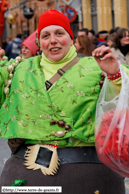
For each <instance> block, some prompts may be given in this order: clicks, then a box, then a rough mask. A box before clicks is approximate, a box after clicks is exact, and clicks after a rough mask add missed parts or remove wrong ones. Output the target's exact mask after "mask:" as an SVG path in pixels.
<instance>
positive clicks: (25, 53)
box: [21, 30, 39, 59]
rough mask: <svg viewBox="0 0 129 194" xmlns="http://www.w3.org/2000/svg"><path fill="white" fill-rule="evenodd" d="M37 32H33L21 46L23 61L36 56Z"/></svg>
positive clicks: (37, 47)
mask: <svg viewBox="0 0 129 194" xmlns="http://www.w3.org/2000/svg"><path fill="white" fill-rule="evenodd" d="M37 32H38V30H36V31H35V32H33V33H32V34H31V35H30V36H29V37H27V38H26V39H25V40H24V42H23V43H22V44H21V53H22V58H23V59H28V58H30V57H33V56H35V55H37V54H38V53H37V52H38V51H39V44H38V41H37Z"/></svg>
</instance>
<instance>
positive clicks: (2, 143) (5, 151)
mask: <svg viewBox="0 0 129 194" xmlns="http://www.w3.org/2000/svg"><path fill="white" fill-rule="evenodd" d="M0 148H1V149H0V174H1V172H2V169H3V167H4V163H5V162H6V160H7V159H8V158H9V157H10V154H11V151H10V149H9V147H8V145H7V140H5V139H0ZM125 188H126V194H129V179H128V178H125ZM114 194H115V193H114Z"/></svg>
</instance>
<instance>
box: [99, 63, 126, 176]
mask: <svg viewBox="0 0 129 194" xmlns="http://www.w3.org/2000/svg"><path fill="white" fill-rule="evenodd" d="M120 71H121V76H122V85H121V91H120V93H119V94H118V91H117V90H115V87H114V86H113V84H112V83H111V82H110V81H109V80H107V78H106V79H105V81H104V85H103V88H102V90H101V93H100V96H99V100H98V102H97V107H96V118H95V146H96V151H97V155H98V157H99V159H100V160H101V161H102V162H103V163H104V164H105V165H107V166H108V167H109V168H111V169H112V170H114V171H115V172H117V173H118V174H120V175H122V176H124V177H129V77H128V75H127V74H126V73H125V72H124V70H123V68H122V67H121V66H120Z"/></svg>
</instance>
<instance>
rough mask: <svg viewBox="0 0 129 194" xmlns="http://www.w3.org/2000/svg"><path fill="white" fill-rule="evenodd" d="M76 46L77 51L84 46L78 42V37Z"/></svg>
mask: <svg viewBox="0 0 129 194" xmlns="http://www.w3.org/2000/svg"><path fill="white" fill-rule="evenodd" d="M74 46H75V47H76V52H78V51H79V50H80V49H81V48H82V47H81V45H80V44H79V42H78V38H76V40H75V43H74Z"/></svg>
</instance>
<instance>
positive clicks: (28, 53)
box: [21, 45, 33, 59]
mask: <svg viewBox="0 0 129 194" xmlns="http://www.w3.org/2000/svg"><path fill="white" fill-rule="evenodd" d="M21 52H22V56H23V57H24V58H25V59H28V58H30V57H32V56H33V55H32V53H31V51H30V50H29V49H28V48H27V47H26V46H24V45H22V47H21Z"/></svg>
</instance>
